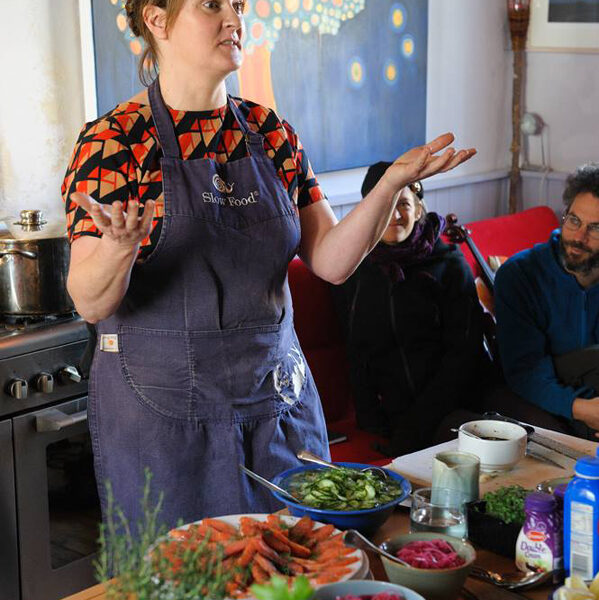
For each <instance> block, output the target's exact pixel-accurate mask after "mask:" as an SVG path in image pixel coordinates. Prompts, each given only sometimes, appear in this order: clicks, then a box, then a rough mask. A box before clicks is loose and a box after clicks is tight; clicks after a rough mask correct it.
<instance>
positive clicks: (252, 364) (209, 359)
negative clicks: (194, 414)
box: [190, 325, 281, 412]
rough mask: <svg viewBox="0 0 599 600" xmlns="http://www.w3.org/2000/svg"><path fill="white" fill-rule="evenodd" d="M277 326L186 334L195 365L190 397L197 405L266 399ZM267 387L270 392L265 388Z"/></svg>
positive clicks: (231, 404)
mask: <svg viewBox="0 0 599 600" xmlns="http://www.w3.org/2000/svg"><path fill="white" fill-rule="evenodd" d="M280 328H281V327H280V325H265V326H258V327H241V328H235V329H224V330H220V331H195V332H190V343H191V351H192V357H193V363H194V365H195V366H196V369H195V377H196V385H195V386H194V397H195V398H197V403H198V409H199V410H200V412H203V410H202V409H201V405H205V404H213V403H219V404H226V405H229V406H233V405H236V406H242V405H247V404H254V403H256V402H260V401H262V400H266V399H267V398H268V397H269V394H270V389H272V386H271V385H269V384H270V381H269V380H270V373H271V371H272V370H273V368H274V367H275V365H276V364H277V356H278V354H279V352H278V348H279V339H280ZM267 388H270V389H267Z"/></svg>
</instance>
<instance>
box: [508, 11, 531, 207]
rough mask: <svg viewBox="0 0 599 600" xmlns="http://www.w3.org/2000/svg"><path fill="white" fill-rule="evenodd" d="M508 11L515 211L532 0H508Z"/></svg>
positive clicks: (511, 193)
mask: <svg viewBox="0 0 599 600" xmlns="http://www.w3.org/2000/svg"><path fill="white" fill-rule="evenodd" d="M507 13H508V20H509V25H510V35H511V37H512V50H513V51H514V80H513V81H514V84H513V89H512V146H511V152H512V168H511V170H510V195H509V202H508V208H509V212H510V213H515V212H516V208H517V206H518V189H519V186H520V114H521V107H520V101H521V99H522V81H523V78H524V48H525V46H526V32H527V31H528V21H529V19H530V0H507Z"/></svg>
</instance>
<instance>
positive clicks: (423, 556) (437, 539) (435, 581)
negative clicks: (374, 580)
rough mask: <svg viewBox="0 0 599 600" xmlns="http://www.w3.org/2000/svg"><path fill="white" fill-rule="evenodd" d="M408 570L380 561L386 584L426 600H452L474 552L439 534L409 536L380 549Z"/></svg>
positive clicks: (455, 596) (457, 593) (465, 543)
mask: <svg viewBox="0 0 599 600" xmlns="http://www.w3.org/2000/svg"><path fill="white" fill-rule="evenodd" d="M381 546H382V547H383V548H384V549H385V550H386V551H387V552H390V553H391V554H395V556H398V557H399V558H401V559H402V560H404V561H406V562H407V563H408V564H410V565H411V567H405V566H403V565H401V564H399V563H395V562H391V561H390V560H388V559H386V558H385V557H382V561H383V566H384V568H385V572H386V573H387V577H388V578H389V581H391V582H393V583H397V584H400V585H405V586H406V587H408V588H411V589H413V590H414V591H416V592H418V593H419V594H422V595H423V596H424V597H425V598H426V599H427V600H454V599H455V598H457V597H458V596H459V594H460V590H461V589H462V586H463V585H464V581H465V580H466V577H468V573H469V571H470V566H471V565H472V563H473V562H474V561H475V559H476V551H475V550H474V548H473V547H472V546H471V545H470V544H469V543H468V542H465V541H463V540H461V539H459V538H454V537H451V536H448V535H443V534H440V533H424V532H422V533H409V534H405V535H398V536H395V537H392V538H390V539H388V540H386V541H385V542H384V543H383V544H382V545H381Z"/></svg>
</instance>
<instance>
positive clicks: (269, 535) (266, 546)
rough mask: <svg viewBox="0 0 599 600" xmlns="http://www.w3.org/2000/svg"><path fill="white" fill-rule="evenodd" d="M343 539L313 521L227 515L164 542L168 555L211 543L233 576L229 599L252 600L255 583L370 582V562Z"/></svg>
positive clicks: (188, 528) (180, 530)
mask: <svg viewBox="0 0 599 600" xmlns="http://www.w3.org/2000/svg"><path fill="white" fill-rule="evenodd" d="M342 536H343V533H342V532H341V531H339V530H338V529H335V528H334V527H333V525H330V524H326V525H325V524H323V523H319V522H317V521H313V520H312V519H310V518H309V517H301V518H298V517H291V516H287V515H277V514H271V515H266V514H248V515H227V516H224V517H218V518H213V519H203V520H201V521H198V522H196V523H191V524H188V525H184V526H182V527H178V528H176V529H172V530H171V531H170V532H169V534H168V537H167V538H166V539H164V540H163V541H162V542H161V546H162V548H161V550H162V551H163V553H165V554H166V555H168V554H169V551H170V550H172V555H173V556H176V555H177V552H176V551H175V550H178V551H180V549H181V544H183V547H186V546H188V547H192V546H193V545H194V544H195V545H197V544H199V543H202V542H206V540H207V543H208V545H209V546H210V547H214V549H215V551H217V549H218V551H219V552H220V555H221V556H222V558H223V563H222V566H223V570H226V571H227V572H229V573H232V578H231V579H230V580H229V582H228V583H227V593H228V596H230V597H232V598H241V597H247V596H249V595H250V592H249V587H250V586H251V585H252V584H254V583H259V584H262V583H266V582H268V581H269V580H270V578H271V576H273V575H279V576H283V577H287V578H288V580H289V581H291V580H292V579H293V578H294V577H297V576H299V575H304V576H306V577H307V578H308V579H309V580H310V583H311V584H312V585H313V586H314V587H318V586H320V585H324V584H326V583H333V582H336V581H343V580H346V579H351V578H356V577H362V578H363V577H365V576H366V575H367V573H368V559H367V558H366V555H365V554H364V553H363V552H362V551H361V550H356V549H354V548H349V547H347V546H345V545H344V543H343V538H342Z"/></svg>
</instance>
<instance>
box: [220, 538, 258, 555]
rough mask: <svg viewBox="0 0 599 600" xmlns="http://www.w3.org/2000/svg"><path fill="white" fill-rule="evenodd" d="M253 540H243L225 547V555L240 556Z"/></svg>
mask: <svg viewBox="0 0 599 600" xmlns="http://www.w3.org/2000/svg"><path fill="white" fill-rule="evenodd" d="M250 541H251V538H243V539H241V540H234V541H232V542H229V543H228V544H226V545H225V550H224V555H225V556H231V555H232V554H240V553H241V552H243V551H244V550H245V548H246V546H247V545H248V544H249V543H250Z"/></svg>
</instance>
